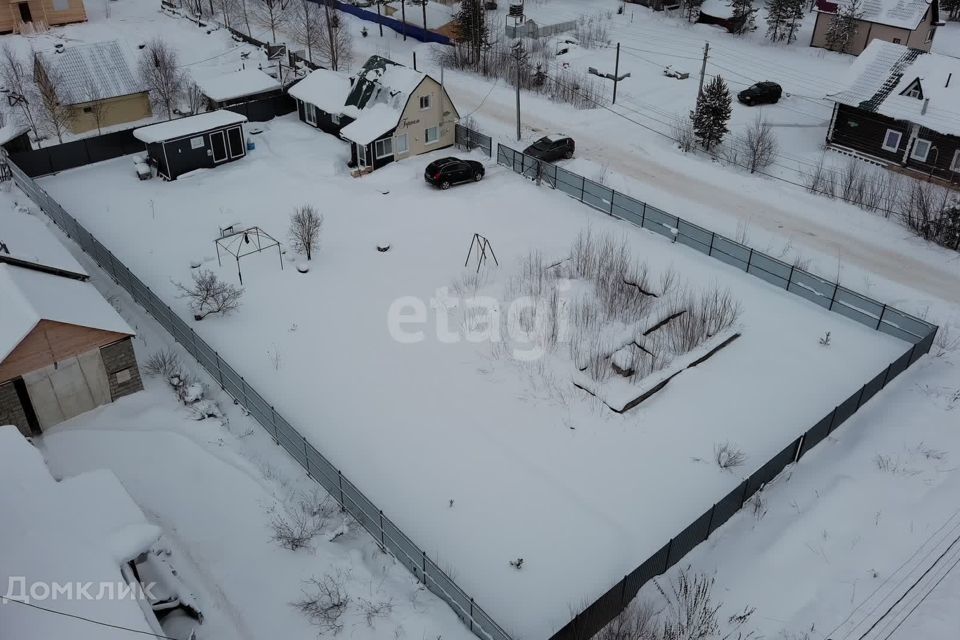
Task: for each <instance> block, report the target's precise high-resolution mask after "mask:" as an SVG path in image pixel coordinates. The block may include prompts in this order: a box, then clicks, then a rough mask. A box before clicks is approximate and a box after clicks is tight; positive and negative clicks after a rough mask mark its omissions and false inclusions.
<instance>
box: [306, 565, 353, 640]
mask: <svg viewBox="0 0 960 640" xmlns="http://www.w3.org/2000/svg"><path fill="white" fill-rule="evenodd" d="M345 584H346V575H345V574H344V573H343V572H341V571H338V572H336V573H334V574H329V573H328V574H325V575H324V576H323V577H322V578H316V577H314V578H311V579H310V580H307V581H306V587H305V588H304V589H303V590H302V592H303V597H302V598H301V599H300V600H298V601H296V602H294V603H292V604H293V606H294V607H295V608H296V609H297V610H298V611H300V613H302V614H303V615H305V616H306V617H307V619H308V620H309V621H310V622H311V624H313V625H315V626H317V627H318V628H319V629H320V632H321V633H331V634H337V633H340V632H341V631H343V621H342V620H341V618H342V617H343V614H344V613H345V612H346V610H347V606H348V605H349V604H350V596H349V595H348V594H347V591H346V588H345Z"/></svg>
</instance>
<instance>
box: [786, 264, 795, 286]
mask: <svg viewBox="0 0 960 640" xmlns="http://www.w3.org/2000/svg"><path fill="white" fill-rule="evenodd" d="M794 268H796V265H790V275H789V276H787V291H789V290H790V285H791V284H793V270H794Z"/></svg>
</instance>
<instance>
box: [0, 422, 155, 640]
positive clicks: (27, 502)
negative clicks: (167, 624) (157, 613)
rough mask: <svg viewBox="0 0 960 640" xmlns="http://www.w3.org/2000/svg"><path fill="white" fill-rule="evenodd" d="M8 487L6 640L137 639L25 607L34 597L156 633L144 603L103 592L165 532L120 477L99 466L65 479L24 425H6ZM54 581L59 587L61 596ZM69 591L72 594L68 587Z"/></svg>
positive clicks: (3, 537)
mask: <svg viewBox="0 0 960 640" xmlns="http://www.w3.org/2000/svg"><path fill="white" fill-rule="evenodd" d="M0 486H3V491H2V492H0V513H2V514H3V526H2V527H0V585H2V586H3V589H4V592H3V593H0V595H2V596H3V597H4V600H0V637H2V638H17V640H48V639H49V638H71V639H72V640H121V639H122V638H128V637H129V634H130V631H122V630H118V629H113V628H108V627H103V626H100V625H95V624H89V623H81V622H78V621H77V620H75V619H73V618H70V617H67V616H61V615H54V614H48V613H45V612H43V611H39V610H37V609H34V608H31V607H29V606H27V604H23V602H26V601H28V600H29V603H30V604H34V605H37V606H41V607H46V608H54V609H56V610H57V611H60V612H62V613H65V614H68V615H69V616H83V617H86V618H90V619H94V620H107V621H109V622H110V623H111V624H114V625H117V626H123V627H127V628H129V629H132V630H135V631H137V632H139V633H143V634H147V635H150V634H151V633H155V632H156V631H157V629H154V628H152V626H151V625H150V624H148V622H147V618H146V617H145V615H144V612H143V611H142V610H141V608H140V605H139V604H138V602H137V601H136V600H134V599H132V598H130V597H127V598H119V597H112V598H111V597H96V596H97V592H98V591H99V590H100V588H101V586H102V587H103V588H104V589H105V588H106V585H110V588H111V589H112V590H113V593H114V596H116V590H117V589H118V588H119V587H120V586H122V585H119V584H118V582H119V581H121V580H122V578H121V572H120V567H121V565H123V564H125V563H127V562H129V561H131V560H133V559H134V558H135V557H137V556H139V555H140V554H141V553H143V552H144V551H146V550H148V549H149V548H150V546H151V545H153V544H154V542H156V540H157V539H158V537H159V535H160V530H159V529H157V527H155V526H154V525H151V524H149V523H148V522H147V521H146V518H145V517H144V515H143V512H142V511H140V508H139V507H138V506H137V505H136V504H135V503H134V502H133V500H132V499H131V498H130V495H129V494H128V493H127V492H126V490H125V489H124V487H123V485H121V484H120V481H119V480H117V478H116V476H114V475H113V473H111V472H110V471H105V470H98V471H91V472H87V473H82V474H80V475H77V476H74V477H71V478H67V479H65V480H62V481H60V482H57V481H56V480H54V478H53V477H52V476H51V475H50V472H49V471H48V470H47V467H46V465H45V464H44V461H43V457H42V456H41V455H40V452H39V451H38V450H37V449H35V448H34V447H33V446H32V445H31V444H30V443H29V442H27V440H26V439H24V437H23V436H22V435H21V434H20V433H19V431H17V429H16V428H15V427H10V426H7V427H0ZM89 584H92V585H93V588H92V590H91V591H92V592H91V593H90V594H89V595H88V596H86V597H83V595H84V594H85V593H86V592H79V591H78V589H79V588H80V586H82V585H89ZM19 585H22V588H21V587H20V586H19ZM8 587H9V592H8ZM55 587H56V588H58V589H60V591H59V592H55V591H54V588H55ZM68 588H69V589H71V590H72V595H73V597H69V594H70V591H64V589H68ZM88 589H89V587H88ZM54 593H58V596H59V597H57V599H56V601H55V602H54V601H53V600H51V599H52V598H53V594H54ZM13 599H15V600H20V601H21V602H20V603H18V602H12V601H10V600H13ZM53 605H55V606H53Z"/></svg>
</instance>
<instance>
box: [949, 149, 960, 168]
mask: <svg viewBox="0 0 960 640" xmlns="http://www.w3.org/2000/svg"><path fill="white" fill-rule="evenodd" d="M950 171H956V172H958V173H960V149H957V150H956V151H954V152H953V162H951V163H950Z"/></svg>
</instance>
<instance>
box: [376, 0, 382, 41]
mask: <svg viewBox="0 0 960 640" xmlns="http://www.w3.org/2000/svg"><path fill="white" fill-rule="evenodd" d="M376 2H377V17H378V18H382V17H383V16H382V15H380V5H381V4H383V2H382V0H376ZM377 25H378V26H379V27H380V37H381V38H382V37H383V23H382V22H380V21H379V20H377Z"/></svg>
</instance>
